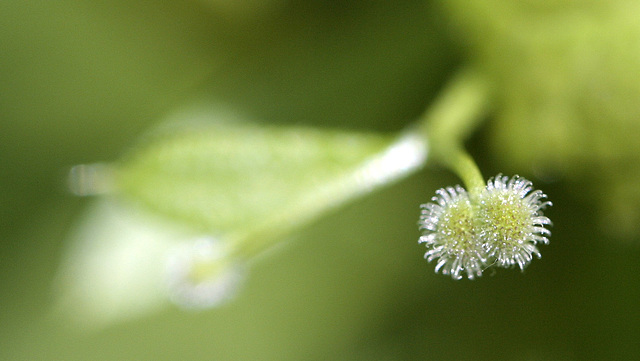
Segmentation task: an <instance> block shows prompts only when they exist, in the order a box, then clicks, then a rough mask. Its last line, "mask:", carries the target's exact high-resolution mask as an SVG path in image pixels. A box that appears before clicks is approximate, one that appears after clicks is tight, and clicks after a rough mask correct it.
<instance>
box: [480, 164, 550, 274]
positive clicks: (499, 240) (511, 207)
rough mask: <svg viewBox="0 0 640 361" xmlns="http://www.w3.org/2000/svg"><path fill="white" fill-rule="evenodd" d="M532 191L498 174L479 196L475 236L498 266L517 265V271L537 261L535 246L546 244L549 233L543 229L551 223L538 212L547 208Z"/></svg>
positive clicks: (527, 185)
mask: <svg viewBox="0 0 640 361" xmlns="http://www.w3.org/2000/svg"><path fill="white" fill-rule="evenodd" d="M531 190H532V184H531V182H530V181H528V180H526V179H524V178H521V177H519V176H517V175H516V176H513V177H512V178H511V179H509V177H507V176H503V175H501V174H499V175H497V176H496V177H495V178H493V179H489V182H488V184H487V187H486V189H485V190H484V191H483V192H482V195H481V196H480V200H479V201H480V204H479V207H478V213H477V219H478V222H479V223H478V227H479V231H478V236H479V237H480V238H481V239H482V240H483V244H484V248H485V251H486V252H487V254H488V256H489V258H490V259H493V260H495V263H496V265H498V266H500V267H512V266H515V265H518V267H520V269H521V270H522V269H524V268H525V266H527V265H528V264H529V262H531V260H532V258H533V255H535V256H537V257H538V258H540V252H539V251H538V248H537V247H536V245H537V244H538V243H543V244H548V243H549V238H548V236H550V235H551V232H550V231H549V230H548V229H546V228H545V227H544V226H546V225H550V224H551V220H550V219H549V218H547V217H545V216H544V215H543V214H542V210H543V209H544V208H545V207H546V206H549V205H551V202H548V201H544V199H545V198H546V195H545V194H544V193H542V191H539V190H535V191H533V192H532V191H531Z"/></svg>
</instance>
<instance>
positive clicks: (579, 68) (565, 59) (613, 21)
mask: <svg viewBox="0 0 640 361" xmlns="http://www.w3.org/2000/svg"><path fill="white" fill-rule="evenodd" d="M447 6H448V8H449V10H450V11H451V14H452V15H453V19H454V21H455V22H456V23H457V24H458V26H459V30H460V32H461V34H460V35H461V39H464V40H463V41H465V42H466V43H467V44H468V45H470V48H469V49H470V55H471V56H472V57H473V58H474V60H475V61H477V62H478V63H479V64H481V66H482V67H483V68H484V69H485V70H486V71H487V72H488V73H489V74H490V75H491V76H492V77H493V79H494V81H495V83H496V89H497V90H498V92H497V96H498V99H497V100H498V107H497V114H496V115H497V117H496V119H495V121H494V122H493V124H492V132H491V136H492V137H493V140H494V145H495V153H496V154H497V157H496V158H497V159H498V160H499V161H502V162H505V163H506V164H507V167H514V168H517V169H529V171H531V172H534V171H535V172H536V173H537V174H538V175H540V176H549V177H550V178H554V177H555V176H558V175H560V176H564V177H568V178H570V179H572V180H574V181H577V183H579V184H580V186H579V187H574V188H575V189H578V190H579V191H580V192H582V191H584V187H585V186H586V187H589V188H592V193H593V194H594V195H595V198H596V201H598V202H599V203H600V206H601V210H602V213H603V214H606V216H603V217H599V218H600V219H601V220H604V222H603V223H604V224H606V225H608V226H609V228H610V229H611V230H614V231H616V232H617V233H618V234H620V235H630V234H632V233H634V232H638V231H640V222H639V221H638V219H639V217H640V193H639V192H638V191H632V192H628V191H627V190H628V189H629V183H630V182H631V180H634V179H638V177H639V176H640V143H639V142H638V141H637V135H638V134H640V121H639V119H640V82H639V81H638V75H639V74H640V22H639V21H638V15H637V14H639V13H640V3H638V2H636V1H626V0H617V1H606V2H602V1H580V2H575V1H568V0H555V1H545V2H540V1H506V2H505V1H494V0H492V1H472V2H468V1H453V2H449V3H447ZM614 174H615V176H612V175H614ZM617 194H625V196H624V197H618V196H616V195H617ZM612 195H613V197H614V198H615V201H613V202H612ZM612 203H613V204H612Z"/></svg>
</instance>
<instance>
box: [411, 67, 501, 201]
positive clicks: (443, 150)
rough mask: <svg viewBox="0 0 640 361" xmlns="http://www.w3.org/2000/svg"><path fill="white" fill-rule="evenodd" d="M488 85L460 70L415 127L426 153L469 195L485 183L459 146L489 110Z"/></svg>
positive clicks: (467, 71)
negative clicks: (425, 142)
mask: <svg viewBox="0 0 640 361" xmlns="http://www.w3.org/2000/svg"><path fill="white" fill-rule="evenodd" d="M490 90H491V89H490V87H489V84H488V82H487V81H486V79H485V78H484V77H482V76H481V75H480V74H479V73H477V72H475V71H473V70H469V69H467V70H464V71H462V72H461V73H460V74H458V75H457V76H456V77H455V78H454V79H453V80H452V81H451V83H450V84H449V85H448V86H447V88H446V89H445V90H444V92H443V93H442V95H440V97H439V98H438V99H436V102H435V103H434V105H433V106H432V107H430V108H429V109H428V110H427V112H425V113H424V114H423V115H422V116H421V117H420V120H419V130H420V133H421V134H422V136H423V137H426V138H427V140H428V141H429V145H430V152H431V154H430V156H431V157H432V158H433V159H435V160H436V161H438V162H440V163H441V164H443V165H444V166H446V167H447V168H449V169H451V170H452V171H453V172H455V173H456V174H457V175H458V176H459V177H460V178H461V179H462V181H463V182H464V184H465V186H466V187H467V189H468V190H469V192H470V193H471V194H472V195H476V194H478V193H479V192H480V191H482V189H483V188H484V186H485V182H484V178H483V177H482V173H480V170H479V169H478V166H477V165H476V164H475V162H474V161H473V158H472V157H471V156H470V155H469V154H468V153H467V152H466V150H465V149H464V147H463V142H464V140H465V139H466V138H467V137H468V136H469V134H470V133H471V132H472V131H473V130H474V129H476V127H477V126H478V124H479V123H480V121H481V120H482V119H483V118H484V116H485V115H486V113H487V111H488V110H489V102H490V95H491V91H490Z"/></svg>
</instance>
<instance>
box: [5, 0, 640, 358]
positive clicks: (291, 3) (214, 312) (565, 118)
mask: <svg viewBox="0 0 640 361" xmlns="http://www.w3.org/2000/svg"><path fill="white" fill-rule="evenodd" d="M636 10H639V9H638V5H636V4H635V3H634V2H629V1H611V2H605V3H601V2H596V1H586V2H583V3H581V4H576V3H575V2H573V1H568V0H566V1H562V0H558V1H548V2H538V1H533V0H531V1H522V2H516V1H513V2H507V1H497V0H495V1H486V2H480V1H478V2H476V1H471V2H467V1H462V0H459V1H442V2H430V1H413V0H408V1H397V2H387V1H337V0H336V1H303V0H297V1H296V0H288V1H286V0H262V1H260V0H238V1H233V0H201V1H196V0H192V1H186V0H185V1H171V2H153V1H118V0H98V1H72V0H61V1H55V2H54V1H15V0H7V1H3V2H2V3H0V135H1V138H0V139H1V141H0V171H1V172H2V176H1V178H0V187H1V189H2V190H3V192H2V193H1V195H0V222H1V223H0V227H1V228H0V237H1V238H0V257H1V259H0V292H1V293H0V295H1V297H2V298H1V301H0V358H1V359H6V360H176V359H187V360H200V359H202V360H585V359H603V360H604V359H607V360H610V359H620V360H633V359H637V357H638V356H637V355H639V354H640V343H639V342H638V341H637V340H638V339H639V338H640V311H639V310H638V301H639V300H640V262H638V259H640V242H639V238H640V235H639V232H638V228H639V227H638V224H640V220H639V214H640V210H639V209H640V207H639V206H638V205H639V203H640V201H639V200H640V187H639V186H638V181H637V180H638V176H640V162H639V161H638V160H639V157H640V151H639V145H638V144H640V142H639V141H638V139H639V138H638V135H640V131H639V129H640V125H639V123H640V117H638V116H639V115H640V25H639V24H640V21H638V20H640V15H637V14H640V12H639V11H636ZM468 63H473V64H474V65H476V66H477V67H478V68H480V69H482V70H483V71H485V72H486V73H487V74H488V75H489V76H490V77H491V78H492V79H493V81H494V82H495V84H496V88H497V89H498V90H497V92H496V99H495V104H494V109H495V112H494V115H493V116H492V117H491V118H489V119H488V120H487V122H486V125H485V126H483V127H482V129H480V130H479V131H478V132H476V133H475V134H474V136H473V138H472V139H471V140H470V142H469V144H468V146H469V149H470V150H471V153H472V154H473V155H474V157H476V158H477V160H478V162H479V163H480V166H481V168H482V169H483V172H484V173H485V176H486V177H489V176H493V175H495V174H497V173H499V172H502V173H505V174H516V173H517V174H521V175H523V176H526V177H527V178H529V179H531V180H532V181H533V182H534V185H535V186H536V187H537V188H540V189H542V190H543V191H545V193H547V194H548V195H549V198H550V199H551V200H552V201H553V203H554V206H553V207H552V208H550V209H549V210H548V211H547V212H546V215H548V216H549V217H550V218H551V219H552V220H553V222H554V227H553V228H552V232H553V236H552V238H551V244H550V245H549V246H542V248H541V253H542V255H543V257H542V259H540V260H536V261H534V262H532V264H531V266H530V267H529V268H527V269H526V270H525V272H524V273H521V272H518V271H505V270H502V271H498V272H497V273H496V274H495V275H493V276H492V275H490V274H487V275H486V276H485V277H482V278H481V279H479V280H475V281H472V282H468V281H466V280H465V281H458V282H456V281H452V280H451V279H449V278H447V277H445V276H442V275H436V274H434V273H433V264H428V263H426V262H425V261H424V260H423V259H422V255H423V252H424V249H423V247H421V246H419V245H418V244H417V240H418V237H419V232H418V229H417V226H416V222H417V218H418V214H419V205H420V204H421V203H424V202H426V201H428V200H429V199H430V198H431V196H432V195H433V193H434V191H435V189H437V188H440V187H443V186H446V185H452V184H455V183H457V182H459V181H458V180H457V179H456V178H455V177H454V176H453V175H452V174H450V173H449V172H446V171H444V170H442V169H440V168H438V167H435V166H432V165H430V164H429V165H428V166H427V167H426V168H425V169H424V170H423V171H421V172H419V173H418V174H415V175H413V176H411V177H409V178H407V179H405V180H403V181H401V182H400V183H398V184H395V185H392V186H390V187H388V188H385V189H383V190H382V191H379V192H376V193H373V194H371V195H369V196H367V197H364V198H362V199H360V200H358V201H356V202H353V203H351V204H349V205H347V206H345V207H343V208H341V209H339V210H337V211H334V212H332V213H330V214H328V215H326V216H325V217H322V218H321V219H318V220H317V221H316V222H314V223H313V224H311V225H309V226H307V227H305V228H304V229H303V230H301V231H300V232H297V233H295V234H293V235H291V237H290V238H289V241H290V243H289V245H288V246H287V247H284V248H282V249H280V250H279V251H278V252H275V253H273V254H272V255H270V256H269V257H266V258H265V259H264V260H263V261H261V262H260V263H259V264H258V265H256V266H255V267H254V268H253V269H252V272H251V274H250V276H249V278H248V279H247V281H246V282H245V284H244V285H243V287H242V289H241V290H240V292H239V294H238V295H237V297H236V299H235V300H234V301H233V302H231V303H229V304H226V305H224V306H222V307H220V308H216V309H211V310H207V311H201V312H185V311H182V310H180V309H178V308H176V307H170V308H167V309H165V310H163V311H160V312H157V313H153V314H149V315H144V316H141V317H139V318H134V319H131V320H128V321H125V322H120V323H115V324H113V325H109V326H108V327H105V328H102V329H98V330H85V329H81V328H79V327H78V326H77V325H75V324H74V323H72V322H71V321H69V320H67V319H65V318H61V317H59V316H57V315H55V314H53V313H52V308H53V304H54V302H55V297H56V295H55V293H54V289H53V287H52V283H53V280H54V277H55V274H56V272H57V270H58V268H59V267H60V264H61V262H62V259H63V256H64V254H65V250H66V249H67V247H68V244H67V242H66V240H67V237H68V235H69V232H71V231H72V229H73V227H74V224H75V223H76V222H77V219H78V218H79V217H81V216H82V214H83V212H84V211H85V210H86V209H87V207H88V206H89V204H90V203H91V202H92V200H91V199H83V198H76V197H73V196H72V195H70V194H69V193H68V192H67V190H66V187H65V177H66V172H67V171H68V169H69V167H70V166H72V165H74V164H79V163H88V162H96V161H113V160H116V159H118V158H119V157H120V156H121V155H122V154H124V153H125V152H126V151H127V149H128V148H129V147H130V146H131V145H133V144H134V143H135V142H136V140H137V139H138V138H139V137H141V136H142V134H144V132H145V131H146V130H148V129H149V128H150V127H152V126H154V125H155V124H156V123H157V122H158V121H159V120H160V119H162V118H163V117H164V116H165V114H167V113H168V112H170V111H171V110H173V109H175V108H176V107H179V106H181V105H182V104H184V103H185V102H188V101H189V100H191V99H192V98H201V97H202V96H203V94H204V96H205V97H209V98H211V99H214V100H216V101H218V102H222V103H224V104H227V105H229V106H231V107H234V108H237V109H240V110H242V111H243V112H244V113H245V114H250V115H251V116H252V117H254V118H256V119H259V120H261V121H264V122H269V123H277V124H285V125H286V124H294V125H301V124H304V125H310V126H314V127H320V128H344V129H349V130H363V131H381V132H388V131H397V130H401V129H403V128H404V127H405V126H407V125H408V124H410V123H411V121H412V119H414V118H415V117H417V116H418V115H419V114H420V113H421V112H422V111H423V109H425V107H428V105H429V103H430V102H431V101H432V100H433V99H434V97H435V96H436V95H437V94H438V92H439V90H440V89H441V88H442V87H443V86H444V84H445V83H446V81H447V80H448V79H450V78H451V76H452V75H453V74H455V72H456V70H457V69H459V68H460V66H461V65H462V64H468Z"/></svg>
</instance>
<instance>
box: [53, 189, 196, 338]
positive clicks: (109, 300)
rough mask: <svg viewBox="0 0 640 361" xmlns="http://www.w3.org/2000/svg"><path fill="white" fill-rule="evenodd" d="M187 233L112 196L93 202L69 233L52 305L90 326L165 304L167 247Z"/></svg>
mask: <svg viewBox="0 0 640 361" xmlns="http://www.w3.org/2000/svg"><path fill="white" fill-rule="evenodd" d="M186 234H188V233H186V232H185V231H184V230H183V229H179V228H178V227H175V226H174V225H172V224H171V223H167V222H165V221H164V220H162V219H157V218H154V217H151V216H149V215H148V214H144V213H141V212H139V211H136V210H135V209H134V208H132V207H126V206H125V205H123V204H120V203H118V202H114V201H113V200H101V201H100V202H98V203H97V204H94V205H93V207H92V208H91V209H90V210H89V211H88V212H87V213H86V214H85V215H84V216H83V218H82V219H81V220H80V222H79V223H78V225H77V226H76V229H75V231H74V232H73V234H72V235H71V236H70V239H69V249H68V250H67V252H66V255H65V259H64V260H63V262H62V267H61V269H60V271H59V273H58V277H57V284H56V291H57V296H58V297H57V298H58V304H57V310H58V311H59V312H61V313H62V314H64V315H65V316H69V318H71V319H73V320H74V321H76V323H78V324H79V325H80V326H83V327H88V328H95V327H101V326H106V325H108V324H111V323H114V322H117V321H122V320H126V319H129V318H132V317H136V316H140V315H142V314H146V313H150V312H152V311H154V310H158V309H160V307H161V306H163V305H167V304H168V302H167V297H166V292H165V290H164V289H163V288H164V286H165V285H164V280H163V275H164V268H165V262H166V257H167V252H168V251H169V250H170V249H171V247H172V246H175V244H176V243H177V242H178V241H179V240H183V239H184V238H185V235H186Z"/></svg>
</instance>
